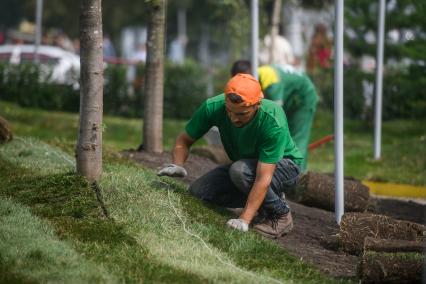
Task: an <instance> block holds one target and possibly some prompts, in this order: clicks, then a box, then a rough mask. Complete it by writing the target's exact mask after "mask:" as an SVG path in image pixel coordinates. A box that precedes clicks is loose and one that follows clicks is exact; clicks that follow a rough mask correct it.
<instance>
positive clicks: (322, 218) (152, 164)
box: [122, 150, 426, 278]
mask: <svg viewBox="0 0 426 284" xmlns="http://www.w3.org/2000/svg"><path fill="white" fill-rule="evenodd" d="M122 154H123V155H124V156H126V157H128V158H131V159H132V160H134V161H136V162H138V163H140V164H142V165H143V166H145V167H148V168H152V169H159V168H161V167H162V166H163V165H165V164H168V163H170V162H171V154H170V153H167V152H164V153H162V154H149V153H146V152H143V151H142V152H137V151H133V150H129V151H124V152H122ZM216 166H217V164H216V163H214V162H213V161H211V160H210V159H208V158H205V157H200V156H197V155H190V156H189V159H188V161H187V162H186V164H185V168H186V169H187V172H188V176H187V177H185V178H183V179H180V180H181V181H182V182H184V183H186V184H190V183H191V182H192V181H194V180H195V179H196V178H198V177H200V176H201V175H203V174H204V173H206V172H208V171H209V170H211V169H213V168H214V167H216ZM370 202H371V204H373V206H369V209H368V210H369V211H372V212H374V213H380V214H384V215H388V216H391V217H395V215H396V217H398V218H399V219H403V220H408V221H412V222H417V223H423V222H424V217H425V216H424V214H423V213H422V212H426V211H425V210H426V205H421V204H417V203H415V206H412V202H411V203H410V202H409V201H407V202H404V201H400V200H398V206H399V207H398V208H397V210H396V209H395V203H393V202H390V201H389V199H387V200H386V201H385V202H382V201H381V199H376V198H370ZM289 204H290V207H291V209H292V213H293V219H294V229H293V231H292V232H291V233H290V234H288V235H286V236H283V237H281V238H278V239H276V242H277V243H278V244H279V245H281V246H282V247H284V248H285V249H286V250H287V251H288V252H289V253H290V254H292V255H294V256H296V257H298V258H300V259H301V260H303V261H305V262H307V263H310V264H312V265H314V266H315V267H317V268H318V269H319V270H320V271H322V272H324V273H326V274H328V275H330V276H333V277H339V278H341V277H343V278H353V277H356V267H357V262H358V260H359V258H358V257H357V256H355V255H351V254H347V253H345V252H344V251H343V250H342V249H341V248H340V247H339V239H338V237H337V234H338V233H339V226H338V225H337V224H336V221H335V216H334V213H333V212H330V211H326V210H323V209H318V208H314V207H309V206H305V205H302V204H299V203H295V202H291V201H289ZM419 212H420V213H419Z"/></svg>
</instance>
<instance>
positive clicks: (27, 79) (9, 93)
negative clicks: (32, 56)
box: [0, 63, 80, 111]
mask: <svg viewBox="0 0 426 284" xmlns="http://www.w3.org/2000/svg"><path fill="white" fill-rule="evenodd" d="M49 81H50V74H49V71H48V70H45V68H43V69H40V68H38V67H37V66H36V65H34V64H31V63H23V64H19V65H13V64H0V99H2V100H7V101H13V102H18V103H19V104H20V105H21V106H31V107H38V108H43V109H49V110H53V109H60V110H65V111H78V104H79V99H80V97H79V93H78V91H75V90H74V89H73V88H72V86H69V85H62V84H57V83H54V82H49Z"/></svg>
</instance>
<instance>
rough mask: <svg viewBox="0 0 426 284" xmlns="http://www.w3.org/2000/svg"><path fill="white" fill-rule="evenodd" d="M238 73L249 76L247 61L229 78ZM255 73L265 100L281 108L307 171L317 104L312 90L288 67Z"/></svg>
mask: <svg viewBox="0 0 426 284" xmlns="http://www.w3.org/2000/svg"><path fill="white" fill-rule="evenodd" d="M237 73H249V74H250V73H252V69H251V63H250V61H247V60H238V61H236V62H235V63H234V64H233V66H232V69H231V75H232V76H234V75H236V74H237ZM257 73H258V75H259V82H260V85H261V86H262V90H263V93H264V94H265V97H266V98H267V99H270V100H273V101H274V102H276V103H277V104H278V105H280V106H282V107H283V109H284V112H285V114H286V116H287V119H288V126H289V128H290V134H291V137H293V140H294V142H295V143H296V146H297V147H298V148H299V151H300V152H301V153H302V155H303V158H304V161H303V164H302V170H303V171H306V169H307V164H308V145H309V137H310V135H311V128H312V122H313V120H314V115H315V111H316V107H317V102H318V96H317V93H316V90H315V86H314V85H313V83H312V82H311V80H310V79H309V77H308V76H307V75H306V74H304V73H303V72H300V71H297V70H296V69H294V67H293V66H290V65H277V64H273V65H263V66H260V67H259V68H258V70H257Z"/></svg>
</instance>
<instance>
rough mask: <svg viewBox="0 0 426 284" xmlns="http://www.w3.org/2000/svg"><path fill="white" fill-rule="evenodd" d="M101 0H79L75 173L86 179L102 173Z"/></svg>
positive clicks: (93, 180)
mask: <svg viewBox="0 0 426 284" xmlns="http://www.w3.org/2000/svg"><path fill="white" fill-rule="evenodd" d="M101 6H102V1H101V0H81V1H80V44H81V45H80V46H81V50H80V65H81V68H80V69H81V86H80V126H79V131H78V141H77V147H76V158H77V173H78V174H81V175H82V176H85V177H86V178H87V179H88V180H89V182H95V181H97V180H99V178H100V176H101V173H102V110H103V51H102V40H103V39H102V11H101Z"/></svg>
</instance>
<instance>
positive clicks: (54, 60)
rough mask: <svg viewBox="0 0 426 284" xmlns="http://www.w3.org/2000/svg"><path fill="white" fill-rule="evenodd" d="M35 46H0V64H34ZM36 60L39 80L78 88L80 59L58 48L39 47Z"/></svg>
mask: <svg viewBox="0 0 426 284" xmlns="http://www.w3.org/2000/svg"><path fill="white" fill-rule="evenodd" d="M34 51H35V45H30V44H25V45H0V62H8V63H10V64H21V63H24V62H34V56H35V53H34ZM38 58H39V62H40V67H41V71H42V78H41V80H48V81H51V82H55V83H60V84H69V85H73V87H75V88H78V87H79V78H80V57H79V56H78V55H76V54H74V53H72V52H69V51H66V50H64V49H62V48H60V47H56V46H48V45H41V46H39V49H38Z"/></svg>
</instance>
